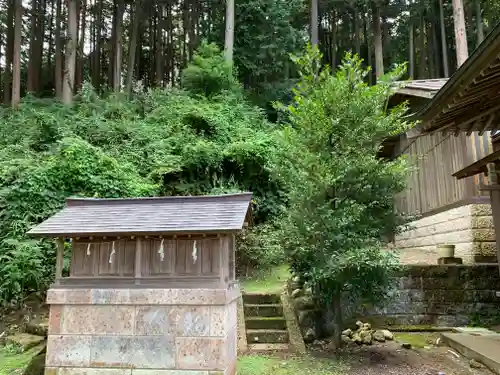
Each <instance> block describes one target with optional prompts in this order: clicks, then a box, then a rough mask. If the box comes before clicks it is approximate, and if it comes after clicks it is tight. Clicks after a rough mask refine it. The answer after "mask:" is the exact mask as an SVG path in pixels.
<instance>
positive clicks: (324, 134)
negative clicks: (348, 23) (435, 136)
mask: <svg viewBox="0 0 500 375" xmlns="http://www.w3.org/2000/svg"><path fill="white" fill-rule="evenodd" d="M320 58H321V55H320V54H319V52H318V51H317V49H309V50H308V53H307V54H305V55H304V56H302V57H300V58H295V61H296V62H297V63H298V64H299V66H300V67H301V80H300V83H299V85H298V88H297V89H296V90H295V97H294V101H293V103H292V104H291V105H289V106H286V107H285V106H282V105H281V106H279V108H280V109H281V110H283V111H285V112H286V114H287V116H288V120H289V123H288V124H286V126H285V127H284V129H283V131H282V144H283V147H282V148H281V149H280V150H283V152H282V153H281V154H279V155H278V157H277V159H276V164H275V165H276V169H277V171H278V172H279V175H280V177H281V178H282V179H283V181H284V183H285V185H286V187H287V188H288V189H289V191H290V194H289V200H290V204H289V210H288V212H287V215H286V216H285V218H284V220H283V226H282V231H281V240H282V243H283V246H284V248H285V250H286V253H287V256H288V258H289V262H290V265H291V269H292V272H293V273H294V274H296V275H299V276H300V277H301V278H302V279H303V280H304V281H306V282H307V283H309V284H310V285H311V286H312V288H313V291H314V292H315V294H316V296H317V297H318V298H319V300H320V301H321V302H323V303H325V304H328V305H329V304H331V303H332V302H335V303H339V301H340V298H341V296H347V297H348V298H350V299H351V300H352V301H356V300H358V299H359V298H369V299H371V300H375V301H377V300H378V299H379V298H380V297H382V296H383V295H384V293H385V287H386V286H387V284H388V283H389V281H390V275H391V271H392V270H393V269H395V267H396V266H397V262H396V260H395V259H394V257H393V255H392V254H390V253H388V252H384V251H382V250H381V248H382V238H383V237H384V235H385V234H387V233H388V232H390V231H392V230H394V229H395V228H396V226H397V225H398V224H399V223H400V219H401V218H399V217H398V216H397V215H396V214H395V213H394V206H393V198H394V195H395V194H396V193H397V192H399V191H401V190H403V188H404V185H405V177H406V175H407V171H408V168H407V165H406V162H405V160H402V159H397V160H395V161H390V162H385V161H382V160H380V159H378V158H377V157H376V154H377V151H378V149H379V147H380V143H381V141H382V140H383V139H384V138H385V137H388V136H390V135H391V134H396V133H399V132H401V131H403V130H404V129H406V128H407V127H408V125H409V124H406V123H405V122H404V121H403V119H402V116H403V114H404V112H405V108H403V107H398V108H395V109H393V110H392V111H391V112H390V113H388V114H387V113H386V112H385V104H386V101H387V98H388V97H389V95H390V92H391V82H393V81H394V80H395V79H396V78H397V77H399V76H400V74H401V73H402V69H400V68H398V69H397V70H396V71H395V72H394V73H392V74H390V75H388V76H385V77H383V78H382V79H381V80H380V82H379V83H378V84H377V85H376V86H368V85H367V84H365V83H364V78H365V75H366V74H367V72H366V71H365V70H363V69H362V68H361V66H360V60H359V59H358V58H356V57H352V56H350V55H347V56H346V58H345V61H344V63H343V65H342V66H340V67H339V70H338V72H337V74H336V75H335V76H333V75H331V73H330V70H329V69H328V68H325V69H322V70H321V69H320V63H319V61H320ZM337 318H339V317H337Z"/></svg>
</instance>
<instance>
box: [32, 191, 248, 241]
mask: <svg viewBox="0 0 500 375" xmlns="http://www.w3.org/2000/svg"><path fill="white" fill-rule="evenodd" d="M251 199H252V193H241V194H228V195H217V196H189V197H159V198H133V199H91V198H84V199H68V200H67V202H66V203H67V205H66V207H65V208H64V209H62V210H61V211H59V212H58V213H56V214H55V215H54V216H52V217H50V218H49V219H47V220H46V221H44V222H43V223H41V224H40V225H38V226H36V227H34V228H32V229H31V230H30V231H29V232H28V235H30V236H37V237H62V236H65V237H84V236H99V235H101V236H103V235H110V236H113V235H115V236H118V235H159V234H175V233H199V234H202V233H206V232H211V233H217V232H232V231H237V230H240V229H242V228H243V225H244V222H245V218H246V217H247V213H248V212H249V207H250V202H251Z"/></svg>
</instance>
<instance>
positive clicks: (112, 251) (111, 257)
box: [109, 241, 116, 264]
mask: <svg viewBox="0 0 500 375" xmlns="http://www.w3.org/2000/svg"><path fill="white" fill-rule="evenodd" d="M115 253H116V250H115V241H113V244H112V245H111V254H109V264H111V263H113V255H115Z"/></svg>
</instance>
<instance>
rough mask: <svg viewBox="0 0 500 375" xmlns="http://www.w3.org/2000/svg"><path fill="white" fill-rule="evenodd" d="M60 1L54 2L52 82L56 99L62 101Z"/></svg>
mask: <svg viewBox="0 0 500 375" xmlns="http://www.w3.org/2000/svg"><path fill="white" fill-rule="evenodd" d="M61 2H62V0H56V58H55V60H56V61H55V65H56V71H55V74H54V81H55V87H56V97H57V98H59V99H62V80H63V55H62V36H61V23H62V16H61V13H62V9H61V8H62V4H61Z"/></svg>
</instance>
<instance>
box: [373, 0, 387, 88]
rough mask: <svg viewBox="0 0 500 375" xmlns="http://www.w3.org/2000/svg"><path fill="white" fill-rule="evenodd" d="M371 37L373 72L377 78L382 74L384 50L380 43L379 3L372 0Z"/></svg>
mask: <svg viewBox="0 0 500 375" xmlns="http://www.w3.org/2000/svg"><path fill="white" fill-rule="evenodd" d="M372 11H373V39H374V43H375V73H376V76H377V78H378V77H380V76H381V75H382V74H384V51H383V43H382V28H381V24H380V5H379V4H377V3H376V2H372Z"/></svg>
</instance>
